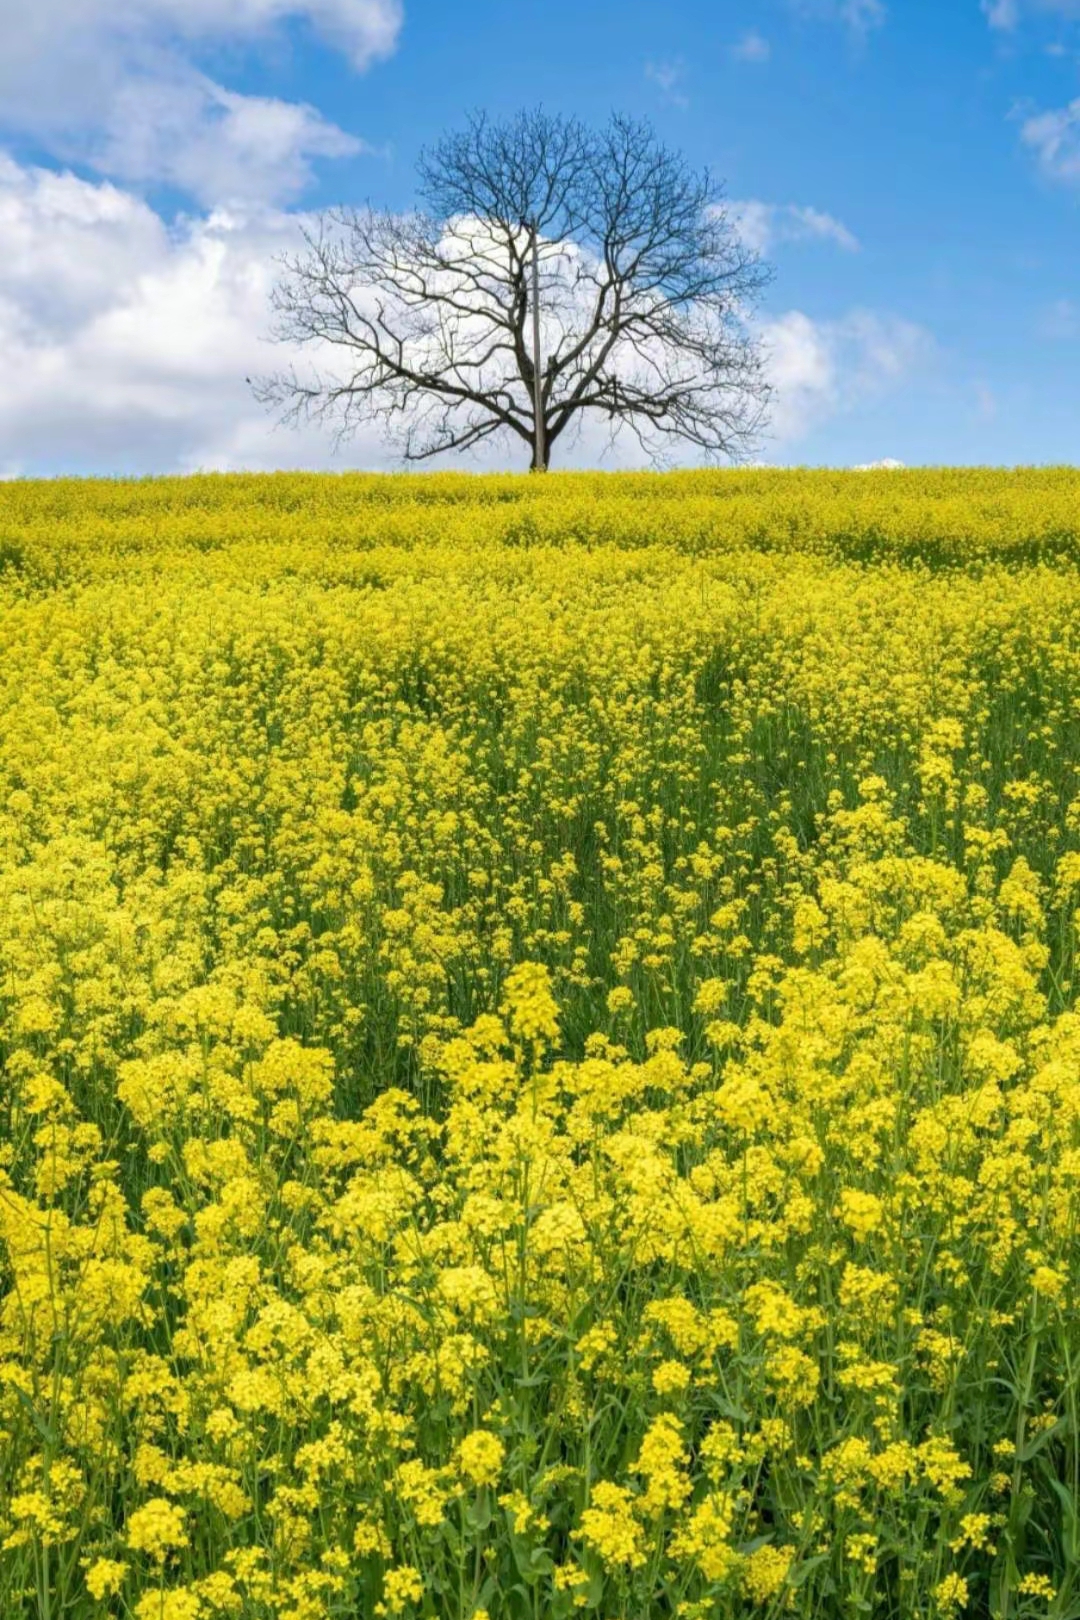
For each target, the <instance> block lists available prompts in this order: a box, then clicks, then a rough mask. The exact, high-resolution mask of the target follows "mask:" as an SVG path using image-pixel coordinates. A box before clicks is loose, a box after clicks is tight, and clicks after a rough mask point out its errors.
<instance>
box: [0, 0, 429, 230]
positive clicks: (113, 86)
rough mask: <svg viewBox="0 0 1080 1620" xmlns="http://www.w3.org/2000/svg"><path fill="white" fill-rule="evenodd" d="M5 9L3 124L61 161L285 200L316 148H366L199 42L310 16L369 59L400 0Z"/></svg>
mask: <svg viewBox="0 0 1080 1620" xmlns="http://www.w3.org/2000/svg"><path fill="white" fill-rule="evenodd" d="M10 10H11V15H10V16H5V18H4V49H3V53H2V54H0V128H7V129H8V130H11V131H17V132H18V133H20V134H22V135H29V136H31V137H32V138H33V139H35V140H36V141H37V142H39V143H40V144H42V145H43V146H44V147H45V148H46V149H47V150H49V151H50V152H51V153H52V154H53V155H54V156H56V157H57V158H59V159H60V160H61V161H68V162H72V161H78V162H80V163H81V164H86V165H88V166H90V167H92V168H96V169H97V170H98V171H99V172H100V173H102V174H106V175H109V176H111V177H114V178H117V179H122V180H126V181H135V182H138V183H148V184H153V183H166V184H169V185H173V186H177V187H179V188H180V189H181V190H183V191H186V192H188V194H189V195H191V196H192V197H193V198H195V199H196V200H198V201H200V202H210V203H213V202H221V201H231V200H234V199H235V198H237V197H240V196H243V197H245V198H247V199H248V200H249V201H269V200H276V201H284V200H287V199H288V198H290V197H293V196H295V195H296V194H297V193H298V191H299V190H300V189H301V187H302V186H303V185H304V183H305V182H306V180H307V178H308V174H309V166H310V164H311V162H312V161H313V160H314V159H317V158H323V157H341V156H347V155H350V154H351V153H354V152H355V151H357V150H358V149H359V143H358V142H357V140H356V138H355V137H353V136H351V135H347V134H346V133H345V132H344V131H342V130H340V129H337V128H336V127H335V126H334V125H332V124H330V123H328V122H327V121H326V120H325V119H323V118H322V117H321V116H320V114H319V113H317V112H316V111H315V110H314V108H311V107H308V106H304V105H296V104H291V103H288V102H283V101H277V100H274V99H272V98H268V97H262V96H246V95H241V94H239V93H238V92H236V91H233V90H230V89H229V88H227V87H226V86H223V85H220V84H217V83H215V82H214V80H212V79H211V78H209V77H207V76H206V74H205V73H203V72H201V71H200V70H199V68H198V65H197V58H198V55H199V53H200V51H204V50H206V49H208V48H211V47H220V46H222V45H231V46H234V47H235V46H237V45H244V44H251V43H252V42H255V41H257V40H260V39H266V38H269V37H272V35H273V33H274V31H275V30H276V29H280V27H281V26H282V25H283V24H285V23H287V22H290V21H293V22H300V23H304V24H306V25H308V26H309V27H310V28H312V29H313V30H314V31H315V32H316V33H317V34H318V35H319V36H320V37H321V38H323V39H324V40H325V41H326V42H327V43H328V44H330V45H331V46H333V47H334V48H335V49H338V50H340V51H342V52H343V53H344V54H345V55H346V56H347V57H348V58H349V60H350V61H351V63H352V64H353V65H354V66H355V67H356V68H358V69H362V68H365V67H367V66H369V65H370V64H371V63H372V62H373V61H375V60H377V59H378V58H380V57H384V56H386V55H388V54H389V53H390V52H391V51H392V50H393V48H394V44H395V41H396V39H397V34H398V30H399V29H400V26H401V20H402V10H401V0H35V3H34V4H33V5H27V6H20V7H17V8H16V7H12V8H10Z"/></svg>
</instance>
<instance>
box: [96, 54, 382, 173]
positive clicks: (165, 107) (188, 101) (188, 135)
mask: <svg viewBox="0 0 1080 1620" xmlns="http://www.w3.org/2000/svg"><path fill="white" fill-rule="evenodd" d="M361 150H363V143H362V142H360V141H358V140H357V139H356V138H355V136H352V135H347V134H346V133H345V132H344V130H340V129H338V128H337V127H336V125H334V124H329V123H327V122H326V121H325V120H324V119H323V118H322V117H321V116H320V115H319V113H317V112H316V111H315V109H314V108H313V107H308V106H304V105H303V104H298V103H296V102H288V101H276V100H272V99H271V98H269V97H266V96H241V95H237V94H235V92H233V91H231V90H226V89H224V88H223V87H222V86H221V85H218V84H215V83H214V82H213V80H211V79H207V78H205V77H203V76H202V75H201V74H194V73H193V74H191V75H189V76H187V77H185V78H183V79H179V78H178V79H175V80H172V81H168V80H161V81H154V80H150V79H142V80H135V81H133V82H132V83H130V84H127V85H125V86H124V87H123V89H122V90H121V91H120V93H119V94H118V95H117V97H116V99H115V101H114V103H113V105H112V107H111V108H110V111H109V115H108V121H107V123H106V125H105V128H104V130H103V131H102V133H101V135H100V136H99V137H97V139H96V141H95V142H94V143H93V144H92V145H91V147H90V149H89V151H88V152H87V153H86V154H85V155H84V161H86V162H87V163H89V164H90V166H91V167H93V168H95V169H97V170H98V171H99V172H100V173H102V174H108V175H112V176H114V177H115V178H117V179H119V180H127V181H135V182H146V181H167V182H168V183H169V184H171V185H174V186H177V187H178V188H179V189H180V190H182V191H184V192H186V193H187V194H188V195H189V196H191V197H194V198H195V199H196V200H197V201H198V202H200V203H207V204H210V205H213V204H215V203H233V202H238V201H239V202H245V203H272V202H284V201H287V200H290V199H291V198H293V197H296V196H298V195H299V194H300V192H301V191H303V189H304V187H305V186H306V184H307V182H308V180H309V179H310V177H311V161H312V159H314V158H319V157H348V156H352V155H354V154H355V153H357V152H359V151H361Z"/></svg>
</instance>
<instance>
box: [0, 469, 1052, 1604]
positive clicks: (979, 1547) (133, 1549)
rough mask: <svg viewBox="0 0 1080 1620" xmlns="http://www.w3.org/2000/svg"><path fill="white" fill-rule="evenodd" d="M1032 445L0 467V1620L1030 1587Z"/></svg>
mask: <svg viewBox="0 0 1080 1620" xmlns="http://www.w3.org/2000/svg"><path fill="white" fill-rule="evenodd" d="M1078 562H1080V474H1077V473H1074V472H1070V471H1067V470H1048V471H1026V472H1018V473H990V472H978V471H974V472H967V473H962V472H961V473H952V472H944V471H943V472H935V471H927V472H919V473H896V472H889V473H879V474H846V475H845V474H833V473H777V472H749V473H694V474H671V475H609V476H606V477H605V476H601V475H591V474H588V475H586V474H581V475H575V474H558V475H549V476H547V477H546V478H540V479H531V480H530V479H527V478H520V479H518V478H510V477H493V478H472V479H470V478H467V477H464V476H460V475H446V476H442V475H440V476H435V477H412V478H378V477H361V476H351V475H350V476H345V477H317V476H300V475H296V476H293V475H278V476H275V477H270V478H241V477H201V478H193V479H189V480H179V479H177V480H154V481H151V482H146V483H137V482H136V483H130V482H129V483H104V482H103V483H87V484H80V483H75V482H56V483H42V484H8V485H2V486H0V1064H2V1092H0V1106H2V1110H3V1113H2V1116H0V1300H2V1305H0V1616H2V1617H3V1620H8V1617H12V1620H15V1617H23V1616H34V1617H35V1620H37V1617H42V1620H61V1617H65V1620H68V1617H70V1620H93V1617H98V1616H100V1617H104V1616H106V1615H109V1616H117V1617H121V1616H122V1617H125V1620H127V1617H132V1620H215V1617H218V1616H222V1617H229V1616H238V1617H243V1620H248V1617H250V1620H271V1617H273V1620H324V1617H326V1620H329V1617H331V1616H333V1617H342V1620H344V1617H363V1620H367V1617H383V1616H390V1617H394V1616H402V1617H404V1620H413V1617H418V1616H427V1617H430V1620H485V1617H488V1620H567V1617H569V1616H573V1615H575V1614H576V1613H578V1612H580V1613H581V1614H582V1615H586V1616H588V1615H594V1616H596V1617H597V1620H652V1617H654V1616H655V1617H664V1616H681V1617H685V1620H706V1617H709V1620H711V1617H713V1616H717V1617H720V1620H734V1617H737V1616H739V1617H741V1616H750V1615H753V1616H758V1617H766V1616H770V1617H778V1616H781V1615H787V1614H792V1615H797V1616H800V1617H803V1620H841V1617H844V1620H849V1617H850V1620H856V1617H861V1616H867V1617H870V1620H886V1617H889V1620H932V1617H935V1616H942V1617H944V1620H957V1617H960V1616H962V1615H965V1614H966V1615H968V1616H973V1617H974V1616H988V1615H994V1616H1001V1617H1003V1620H1022V1617H1028V1616H1040V1617H1041V1616H1053V1617H1056V1620H1069V1617H1075V1616H1076V1615H1078V1614H1080V1412H1078V1406H1080V1318H1078V1315H1077V1306H1076V1297H1077V1286H1078V1281H1080V1242H1078V1232H1077V1227H1078V1217H1080V1015H1078V1013H1077V1011H1076V1010H1075V1007H1076V1001H1077V995H1078V990H1080V981H1078V978H1077V973H1078V968H1077V963H1076V952H1077V927H1078V922H1080V909H1078V908H1080V573H1078V570H1077V563H1078Z"/></svg>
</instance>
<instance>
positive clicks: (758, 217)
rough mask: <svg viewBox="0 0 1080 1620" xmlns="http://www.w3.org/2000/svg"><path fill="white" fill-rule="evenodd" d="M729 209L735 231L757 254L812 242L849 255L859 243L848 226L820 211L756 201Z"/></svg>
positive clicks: (739, 202) (735, 202)
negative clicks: (784, 244) (778, 246)
mask: <svg viewBox="0 0 1080 1620" xmlns="http://www.w3.org/2000/svg"><path fill="white" fill-rule="evenodd" d="M726 208H727V213H728V214H729V216H730V218H731V222H732V224H733V225H734V227H735V229H736V230H737V231H738V233H739V235H740V236H741V237H742V239H743V241H744V242H745V243H746V245H747V247H750V248H753V250H754V251H755V253H770V252H771V251H772V249H773V248H774V247H775V246H776V244H777V243H778V242H809V241H818V242H833V243H835V245H836V246H837V247H842V248H844V249H846V250H847V251H848V252H849V253H853V252H856V251H857V250H858V246H859V243H858V240H857V238H856V237H855V236H854V235H853V233H852V232H851V231H849V230H848V228H847V226H846V225H843V224H841V222H840V220H838V219H835V218H834V217H833V215H832V214H826V213H823V212H822V210H821V209H820V208H808V207H804V206H800V205H798V204H795V203H765V202H759V201H757V199H755V198H749V199H746V200H733V201H731V202H729V203H728V204H727V205H726Z"/></svg>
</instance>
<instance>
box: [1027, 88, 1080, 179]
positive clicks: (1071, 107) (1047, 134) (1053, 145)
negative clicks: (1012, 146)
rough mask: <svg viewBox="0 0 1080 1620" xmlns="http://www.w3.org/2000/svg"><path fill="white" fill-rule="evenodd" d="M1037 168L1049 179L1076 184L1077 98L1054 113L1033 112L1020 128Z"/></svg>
mask: <svg viewBox="0 0 1080 1620" xmlns="http://www.w3.org/2000/svg"><path fill="white" fill-rule="evenodd" d="M1020 139H1021V140H1022V141H1023V143H1024V145H1025V146H1027V147H1030V148H1031V150H1032V151H1033V152H1034V153H1035V156H1036V157H1037V159H1038V162H1039V167H1040V168H1041V169H1042V171H1043V173H1044V174H1046V175H1047V176H1049V178H1050V179H1051V180H1058V181H1061V182H1062V183H1064V184H1065V185H1080V96H1077V97H1076V99H1075V100H1074V101H1070V102H1069V104H1068V106H1066V107H1059V108H1057V109H1056V111H1052V112H1041V113H1035V114H1034V115H1033V116H1032V117H1030V118H1028V119H1026V120H1025V121H1024V123H1023V124H1022V126H1021V129H1020Z"/></svg>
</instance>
